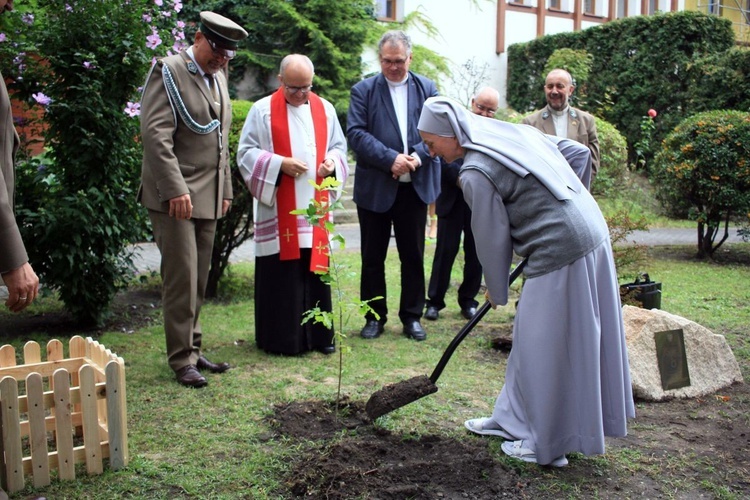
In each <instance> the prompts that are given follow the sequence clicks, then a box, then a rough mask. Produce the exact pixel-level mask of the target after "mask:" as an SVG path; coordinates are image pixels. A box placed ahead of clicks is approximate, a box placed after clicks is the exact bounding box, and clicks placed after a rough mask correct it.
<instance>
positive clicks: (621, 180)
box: [591, 118, 629, 196]
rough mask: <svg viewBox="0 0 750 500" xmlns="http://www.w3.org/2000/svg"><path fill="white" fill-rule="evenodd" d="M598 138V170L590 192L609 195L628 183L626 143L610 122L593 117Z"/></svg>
mask: <svg viewBox="0 0 750 500" xmlns="http://www.w3.org/2000/svg"><path fill="white" fill-rule="evenodd" d="M595 121H596V134H597V137H598V138H599V172H598V173H597V174H596V178H595V179H594V182H592V183H591V193H592V194H594V195H603V196H609V195H612V194H614V193H615V192H616V191H620V190H622V189H623V188H624V187H625V186H626V185H627V183H628V176H629V171H628V145H627V142H626V141H625V137H623V135H622V134H621V133H620V132H619V131H618V130H617V129H616V128H615V126H614V125H612V124H611V123H609V122H607V121H605V120H602V119H601V118H595Z"/></svg>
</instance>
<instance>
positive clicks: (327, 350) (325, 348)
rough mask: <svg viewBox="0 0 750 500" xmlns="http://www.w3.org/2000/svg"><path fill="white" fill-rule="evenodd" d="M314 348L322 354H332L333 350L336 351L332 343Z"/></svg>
mask: <svg viewBox="0 0 750 500" xmlns="http://www.w3.org/2000/svg"><path fill="white" fill-rule="evenodd" d="M316 350H317V351H318V352H320V353H323V354H333V353H334V352H336V346H335V345H333V344H331V345H324V346H323V347H318V348H317V349H316Z"/></svg>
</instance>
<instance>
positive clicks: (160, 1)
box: [154, 0, 164, 7]
mask: <svg viewBox="0 0 750 500" xmlns="http://www.w3.org/2000/svg"><path fill="white" fill-rule="evenodd" d="M154 4H156V5H158V6H159V7H161V6H162V5H164V0H154Z"/></svg>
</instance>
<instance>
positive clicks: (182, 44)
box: [172, 40, 187, 52]
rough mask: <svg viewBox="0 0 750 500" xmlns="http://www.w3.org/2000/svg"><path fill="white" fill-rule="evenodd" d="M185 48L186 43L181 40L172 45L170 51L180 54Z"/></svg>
mask: <svg viewBox="0 0 750 500" xmlns="http://www.w3.org/2000/svg"><path fill="white" fill-rule="evenodd" d="M185 48H187V43H185V42H184V41H183V40H178V41H176V42H175V43H174V45H172V50H174V51H175V52H180V51H181V50H184V49H185Z"/></svg>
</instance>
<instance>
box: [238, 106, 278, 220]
mask: <svg viewBox="0 0 750 500" xmlns="http://www.w3.org/2000/svg"><path fill="white" fill-rule="evenodd" d="M264 101H265V100H263V99H262V100H260V101H258V102H257V103H255V105H253V107H252V108H250V112H249V113H248V114H247V118H246V119H245V124H244V125H243V127H242V133H241V134H240V142H239V147H238V150H237V165H238V166H239V169H240V173H241V174H242V178H243V179H244V180H245V185H246V186H247V188H248V190H249V191H250V194H252V195H253V197H254V198H255V199H257V200H258V202H260V203H263V204H265V205H269V206H273V205H274V204H275V202H276V188H277V186H276V181H277V180H278V178H279V174H280V173H281V162H282V160H283V159H284V158H283V157H282V156H280V155H277V154H274V153H273V141H272V138H271V113H270V106H269V102H264ZM266 109H268V111H269V112H266Z"/></svg>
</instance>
